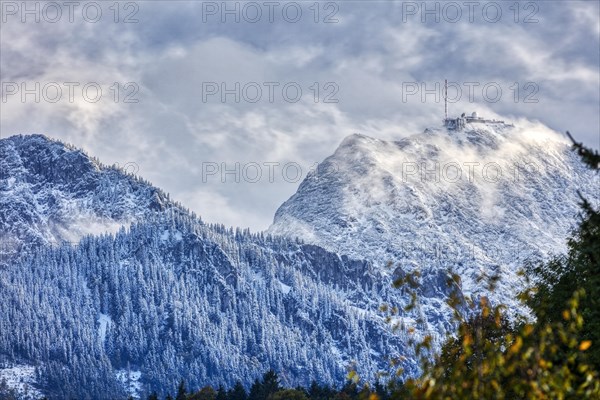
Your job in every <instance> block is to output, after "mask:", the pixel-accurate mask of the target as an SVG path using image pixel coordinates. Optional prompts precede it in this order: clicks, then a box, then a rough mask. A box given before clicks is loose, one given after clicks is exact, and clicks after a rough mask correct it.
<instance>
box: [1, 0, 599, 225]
mask: <svg viewBox="0 0 600 400" xmlns="http://www.w3.org/2000/svg"><path fill="white" fill-rule="evenodd" d="M0 4H1V7H2V10H1V11H2V17H1V18H2V20H1V25H0V46H1V47H0V50H1V54H0V67H1V69H0V80H1V81H2V93H1V95H2V100H1V103H0V107H1V111H0V136H1V137H7V136H11V135H13V134H18V133H22V134H26V133H43V134H46V135H47V136H50V137H54V138H59V139H61V140H64V141H67V142H70V143H72V144H75V145H77V146H79V147H82V148H84V149H85V150H86V151H87V152H88V153H90V154H92V155H95V156H97V157H99V158H100V160H101V161H102V162H104V163H105V164H113V163H118V164H119V165H123V166H126V167H127V168H128V169H130V170H132V171H134V172H137V173H138V174H139V175H141V176H142V177H144V178H146V179H148V180H150V181H151V182H152V183H153V184H155V185H156V186H159V187H161V188H162V189H164V190H166V191H168V192H170V193H171V194H172V197H173V198H175V199H177V200H179V201H180V202H181V203H183V204H184V205H185V206H187V207H189V208H190V209H192V210H194V211H196V212H197V213H198V214H200V215H201V216H202V218H203V219H204V220H207V221H210V222H221V223H224V224H226V225H233V226H242V227H246V226H248V227H251V228H252V229H253V230H261V229H265V228H267V227H268V226H269V225H270V223H271V222H272V218H273V214H274V213H275V210H276V209H277V207H278V206H279V205H280V204H281V203H282V202H283V201H285V200H286V199H287V198H288V197H289V196H290V195H291V194H293V193H294V191H295V190H296V188H297V186H298V184H299V180H301V179H302V178H303V177H304V176H305V175H306V173H307V172H308V171H309V170H310V169H311V168H314V167H315V164H316V163H318V162H320V161H322V160H323V159H324V158H325V157H327V156H328V155H330V154H331V153H333V151H334V150H335V148H336V147H337V145H338V144H339V143H340V142H341V140H342V139H343V138H344V137H346V136H347V135H350V134H352V133H355V132H359V133H363V134H366V135H369V136H373V137H377V138H381V139H396V138H401V137H404V136H407V135H410V134H414V133H418V132H421V131H422V130H423V129H425V128H426V127H428V126H438V125H440V123H441V119H442V118H443V109H444V105H443V100H442V98H441V87H442V86H443V81H444V78H447V79H448V81H449V82H450V88H449V91H448V95H449V97H450V98H451V104H450V114H451V115H453V114H459V113H462V112H464V111H468V112H471V111H478V112H479V113H480V114H483V115H486V116H490V117H496V118H498V117H501V118H503V119H506V120H511V121H514V120H517V119H520V118H527V119H529V120H533V121H540V122H541V123H543V124H545V125H547V126H549V127H550V128H552V129H555V130H557V131H565V130H570V131H571V132H572V133H574V134H575V136H576V137H577V138H580V139H581V140H583V141H584V142H585V143H587V144H588V145H592V146H595V147H596V148H598V147H600V143H599V136H600V120H599V107H600V72H599V71H600V50H599V49H600V39H599V38H600V8H599V2H598V1H577V0H570V1H546V0H544V1H538V2H531V1H530V2H526V1H524V2H520V3H516V4H515V2H513V1H507V2H502V1H498V2H485V1H483V2H477V1H476V2H470V3H469V2H462V1H459V2H448V1H446V2H434V1H429V2H426V3H423V2H420V1H419V2H410V1H408V2H407V1H405V2H401V1H339V2H315V1H308V2H279V1H264V2H263V1H258V2H234V1H229V2H226V3H225V2H220V1H219V2H201V1H169V2H167V1H139V2H126V1H123V2H118V3H115V2H113V1H109V2H100V1H99V2H87V1H81V2H78V3H76V4H69V3H68V2H62V1H57V2H49V3H47V2H35V1H31V2H27V3H23V2H20V1H18V2H13V1H4V0H3V1H2V2H1V3H0ZM98 88H100V90H101V91H99V90H98ZM223 181H225V182H223Z"/></svg>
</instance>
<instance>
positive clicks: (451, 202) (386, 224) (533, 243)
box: [269, 122, 598, 296]
mask: <svg viewBox="0 0 600 400" xmlns="http://www.w3.org/2000/svg"><path fill="white" fill-rule="evenodd" d="M597 185H598V176H597V175H595V174H593V173H592V172H591V171H589V170H588V169H587V168H586V167H585V166H584V165H583V164H582V163H581V161H580V160H579V159H578V157H577V155H576V154H575V153H574V152H572V151H571V150H570V147H569V145H568V143H567V141H566V140H565V139H564V138H563V137H561V135H560V134H558V133H556V132H553V131H551V130H550V129H548V128H545V127H543V126H540V125H539V124H534V123H525V124H523V126H522V127H519V126H512V125H508V124H504V123H495V122H494V123H467V124H465V125H464V126H461V129H447V128H435V129H426V130H425V131H424V132H422V133H418V134H414V135H410V136H407V137H405V138H402V139H399V140H396V141H384V140H378V139H374V138H369V137H367V136H364V135H351V136H349V137H348V138H346V139H344V141H343V142H342V144H341V145H340V146H339V148H338V149H337V150H336V151H335V153H334V154H333V155H332V156H330V157H328V158H327V159H326V160H325V161H324V162H323V163H322V164H321V166H320V168H319V170H318V171H317V172H316V173H314V174H310V175H308V176H307V177H306V179H305V180H304V181H303V182H302V183H301V185H300V187H299V188H298V191H297V192H296V193H295V194H294V195H293V196H292V197H291V198H290V199H289V200H287V201H286V202H285V203H284V204H283V205H282V206H281V207H280V208H279V209H278V210H277V212H276V214H275V218H274V223H273V225H272V226H271V227H270V228H269V232H270V233H273V234H279V235H287V236H300V237H301V238H302V239H303V240H305V241H307V242H309V243H314V244H317V245H319V246H323V247H325V248H327V249H330V250H333V251H336V252H339V253H342V254H348V255H350V256H351V257H355V258H364V259H368V260H371V261H373V262H374V263H375V264H376V265H380V266H384V265H386V264H387V263H388V262H389V261H392V262H395V263H401V264H403V265H406V268H408V269H411V267H410V266H411V265H413V266H415V265H416V266H418V268H420V269H425V268H444V269H452V270H454V271H455V272H458V273H459V274H461V276H462V277H463V279H464V283H465V285H466V287H467V291H469V290H471V289H473V290H474V286H476V283H475V282H476V281H477V278H478V277H479V275H480V274H481V271H482V270H490V269H499V270H501V271H502V272H504V273H505V274H506V275H507V277H508V279H507V280H506V282H507V285H508V286H509V287H510V288H512V289H509V288H508V287H507V288H505V289H506V290H505V291H504V293H503V294H504V295H506V294H509V295H511V296H512V295H513V294H514V292H515V290H516V289H518V286H519V283H518V281H517V280H516V278H515V272H516V270H517V269H519V268H521V267H522V265H523V262H524V261H525V259H527V258H531V257H533V258H538V257H545V256H548V255H549V254H552V253H559V252H562V251H564V250H565V247H564V246H565V239H566V238H567V236H568V234H569V232H570V229H571V227H572V226H573V225H574V224H575V222H576V216H577V213H578V211H579V206H578V202H579V197H578V195H577V191H578V190H580V191H581V192H582V193H583V194H584V196H587V197H588V198H590V200H592V201H597V200H598V199H597V191H596V189H595V188H597ZM470 285H471V287H470V288H469V286H470Z"/></svg>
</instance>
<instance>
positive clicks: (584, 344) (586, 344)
mask: <svg viewBox="0 0 600 400" xmlns="http://www.w3.org/2000/svg"><path fill="white" fill-rule="evenodd" d="M591 345H592V341H591V340H584V341H583V342H581V344H580V345H579V350H581V351H586V350H587V349H589V348H590V346H591Z"/></svg>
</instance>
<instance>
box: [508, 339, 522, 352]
mask: <svg viewBox="0 0 600 400" xmlns="http://www.w3.org/2000/svg"><path fill="white" fill-rule="evenodd" d="M521 346H523V339H521V337H520V336H517V340H515V342H514V343H513V345H512V346H510V349H509V352H510V353H512V354H514V353H518V352H519V350H521Z"/></svg>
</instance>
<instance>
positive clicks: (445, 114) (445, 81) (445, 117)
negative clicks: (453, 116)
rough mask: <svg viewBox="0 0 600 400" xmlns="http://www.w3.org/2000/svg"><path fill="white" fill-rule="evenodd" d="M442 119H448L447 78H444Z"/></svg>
mask: <svg viewBox="0 0 600 400" xmlns="http://www.w3.org/2000/svg"><path fill="white" fill-rule="evenodd" d="M444 119H448V79H445V80H444Z"/></svg>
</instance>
